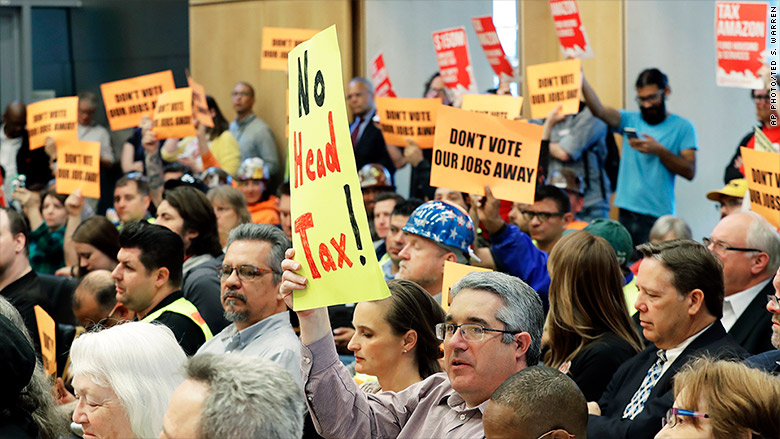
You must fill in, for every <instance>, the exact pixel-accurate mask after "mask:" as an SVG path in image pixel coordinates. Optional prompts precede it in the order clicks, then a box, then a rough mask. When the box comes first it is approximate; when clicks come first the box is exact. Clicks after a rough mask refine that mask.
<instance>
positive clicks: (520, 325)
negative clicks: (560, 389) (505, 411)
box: [450, 271, 544, 366]
mask: <svg viewBox="0 0 780 439" xmlns="http://www.w3.org/2000/svg"><path fill="white" fill-rule="evenodd" d="M466 289H469V290H479V291H487V292H489V293H493V294H496V295H498V296H499V297H500V298H501V299H502V300H503V301H504V306H502V307H501V308H499V309H498V311H497V312H496V320H498V321H499V322H501V323H503V324H504V329H505V330H507V331H512V332H527V333H528V334H530V335H531V346H529V347H528V351H526V353H525V361H526V364H527V365H528V366H534V365H536V364H537V363H539V357H540V356H541V346H542V329H543V328H544V309H543V308H542V299H541V298H540V297H539V294H538V293H537V292H536V291H534V289H533V288H531V287H530V286H528V284H526V283H525V282H523V281H522V280H520V279H518V278H516V277H514V276H510V275H508V274H505V273H499V272H497V271H492V272H474V273H469V274H467V275H465V276H463V278H461V280H459V281H458V282H457V283H456V284H455V286H453V287H452V290H451V291H450V295H451V296H452V297H453V298H455V296H456V295H457V294H458V293H459V292H460V291H462V290H466ZM513 340H514V337H513V336H512V334H503V336H502V337H501V341H502V342H504V343H506V344H509V343H512V341H513Z"/></svg>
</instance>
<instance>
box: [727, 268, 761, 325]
mask: <svg viewBox="0 0 780 439" xmlns="http://www.w3.org/2000/svg"><path fill="white" fill-rule="evenodd" d="M771 281H772V276H769V277H768V278H766V279H765V280H763V281H761V282H760V283H758V284H756V285H753V286H752V287H750V288H748V289H746V290H745V291H740V292H739V293H734V294H732V295H730V296H726V297H724V298H723V317H721V319H720V322H721V323H723V328H724V329H725V330H726V332H729V331H731V328H732V326H734V324H735V323H737V320H738V319H739V316H741V315H742V313H743V312H745V310H746V309H747V307H748V306H749V305H750V302H752V301H753V299H755V298H756V295H757V294H758V293H760V292H761V290H763V289H764V287H766V285H767V284H768V283H769V282H771Z"/></svg>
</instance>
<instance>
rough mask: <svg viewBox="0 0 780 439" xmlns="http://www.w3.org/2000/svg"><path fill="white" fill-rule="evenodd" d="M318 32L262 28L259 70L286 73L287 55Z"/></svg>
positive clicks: (312, 30) (284, 28)
mask: <svg viewBox="0 0 780 439" xmlns="http://www.w3.org/2000/svg"><path fill="white" fill-rule="evenodd" d="M317 32H319V31H318V30H314V29H293V28H288V27H264V28H263V42H262V47H261V50H262V52H261V55H260V69H261V70H281V71H283V72H286V71H287V55H288V54H289V53H290V51H291V50H292V49H293V48H294V47H295V46H297V45H299V44H301V43H303V42H304V41H306V40H308V39H309V38H311V37H313V36H314V35H315V34H316V33H317Z"/></svg>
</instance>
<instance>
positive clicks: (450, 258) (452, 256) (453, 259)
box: [444, 252, 458, 262]
mask: <svg viewBox="0 0 780 439" xmlns="http://www.w3.org/2000/svg"><path fill="white" fill-rule="evenodd" d="M444 260H445V261H450V262H458V256H456V255H455V253H453V252H449V253H447V256H445V257H444Z"/></svg>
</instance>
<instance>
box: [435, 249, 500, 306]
mask: <svg viewBox="0 0 780 439" xmlns="http://www.w3.org/2000/svg"><path fill="white" fill-rule="evenodd" d="M475 271H493V270H491V269H489V268H482V267H474V266H471V265H463V264H458V263H457V262H452V261H444V278H443V280H442V285H441V307H442V308H444V310H445V311H448V310H449V309H450V302H452V297H451V296H450V290H451V289H452V287H453V286H454V285H455V284H456V283H457V282H458V281H459V280H460V279H461V278H462V277H463V276H465V275H467V274H469V273H473V272H475Z"/></svg>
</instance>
